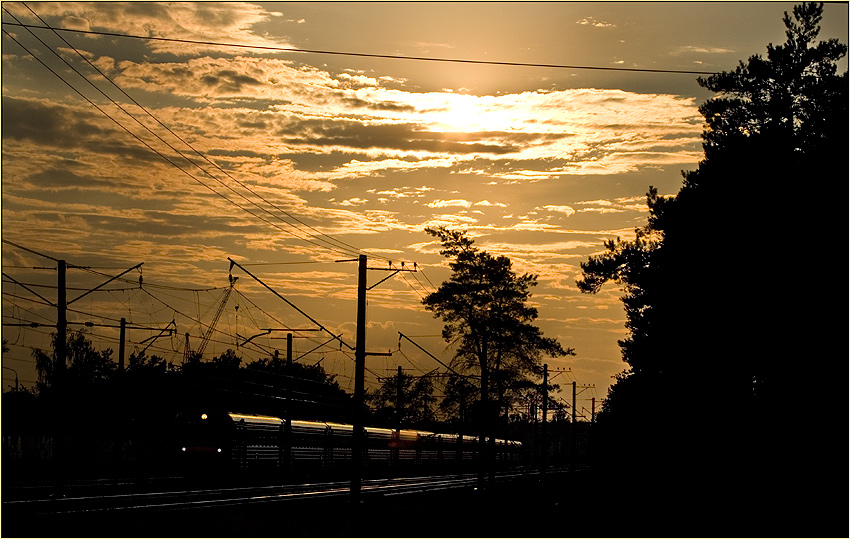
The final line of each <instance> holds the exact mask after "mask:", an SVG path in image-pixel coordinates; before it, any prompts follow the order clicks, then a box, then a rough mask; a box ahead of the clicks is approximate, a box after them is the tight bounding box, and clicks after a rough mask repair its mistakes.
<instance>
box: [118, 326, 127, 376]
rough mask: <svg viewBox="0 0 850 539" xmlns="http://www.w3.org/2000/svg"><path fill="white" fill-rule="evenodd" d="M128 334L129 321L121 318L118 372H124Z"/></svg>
mask: <svg viewBox="0 0 850 539" xmlns="http://www.w3.org/2000/svg"><path fill="white" fill-rule="evenodd" d="M126 332H127V319H126V318H121V333H120V335H119V336H118V372H119V373H123V372H124V339H125V336H124V334H125V333H126Z"/></svg>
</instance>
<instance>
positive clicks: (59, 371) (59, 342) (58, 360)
mask: <svg viewBox="0 0 850 539" xmlns="http://www.w3.org/2000/svg"><path fill="white" fill-rule="evenodd" d="M57 262H58V266H57V268H56V269H57V276H58V277H57V286H58V292H57V299H56V345H55V349H54V351H55V354H56V357H55V364H54V368H53V371H54V372H53V384H54V386H55V387H56V388H59V387H61V386H62V385H63V382H64V378H65V356H66V354H67V351H66V341H65V334H66V332H67V330H68V319H67V318H66V317H67V309H68V299H67V298H68V296H67V295H66V294H67V293H66V291H65V271H66V269H67V264H66V263H65V261H64V260H58V261H57Z"/></svg>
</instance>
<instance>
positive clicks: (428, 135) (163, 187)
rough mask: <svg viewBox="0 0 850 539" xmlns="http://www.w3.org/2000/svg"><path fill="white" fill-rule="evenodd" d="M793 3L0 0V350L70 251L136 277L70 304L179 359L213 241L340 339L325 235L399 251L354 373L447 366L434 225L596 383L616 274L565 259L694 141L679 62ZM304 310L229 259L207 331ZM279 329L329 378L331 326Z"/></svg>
mask: <svg viewBox="0 0 850 539" xmlns="http://www.w3.org/2000/svg"><path fill="white" fill-rule="evenodd" d="M792 7H793V4H792V3H773V2H770V3H759V2H753V3H734V2H730V3H688V2H673V3H642V2H635V3H619V2H618V3H614V2H599V3H594V2H580V3H579V2H576V3H570V2H551V3H550V2H531V3H525V2H517V3H514V2H493V3H490V2H441V3H430V2H423V3H407V2H398V3H397V2H376V3H347V2H346V3H338V2H315V3H311V2H306V3H264V2H262V3H248V2H222V3H218V2H197V3H194V2H189V3H168V4H166V3H141V2H128V3H117V2H115V3H113V2H97V3H85V2H83V3H76V2H75V3H65V2H26V3H23V2H5V3H4V4H3V10H2V17H3V18H2V21H3V25H2V29H3V42H2V49H3V60H2V61H3V66H2V68H3V105H2V106H3V115H2V124H3V125H2V134H3V146H2V150H3V155H2V165H3V167H2V208H3V209H2V212H3V213H2V227H3V228H2V233H3V238H4V240H8V241H4V243H3V245H2V247H3V250H2V255H3V257H2V263H3V274H4V276H3V286H2V291H3V296H2V297H3V300H2V313H3V323H4V327H3V338H4V339H5V340H6V341H7V342H8V343H9V347H10V351H9V352H8V353H7V354H5V355H4V366H9V367H10V369H15V371H16V372H17V373H18V374H19V375H20V379H21V380H35V377H36V374H35V369H34V360H33V359H32V357H33V356H32V348H33V347H40V348H43V349H46V348H48V347H49V339H50V331H51V330H50V327H49V324H50V323H51V321H52V322H53V323H55V315H56V313H55V308H54V307H51V306H50V303H51V302H52V301H55V293H56V289H55V287H56V286H57V283H56V272H55V270H52V269H51V266H55V264H54V262H55V260H59V259H61V260H67V261H68V262H69V263H71V264H73V265H75V266H77V267H75V268H71V269H69V271H68V287H69V289H72V288H73V289H79V290H81V291H85V290H89V289H91V288H93V287H95V286H97V285H98V284H100V283H102V282H103V281H104V280H106V279H107V278H110V277H111V276H113V275H115V274H117V273H118V272H120V271H122V270H123V269H126V268H129V267H132V266H134V265H135V264H138V263H141V262H143V263H144V266H143V267H142V268H143V269H142V272H143V273H142V276H143V280H142V283H141V284H140V283H139V282H138V281H137V280H134V278H135V276H133V278H131V277H130V276H125V277H127V279H126V280H122V281H116V282H115V283H112V284H111V285H110V286H109V287H104V288H105V289H104V290H98V291H97V292H93V293H91V294H88V295H87V296H86V297H84V298H83V299H81V300H80V301H79V302H76V303H75V304H74V305H73V309H71V310H69V314H68V316H69V323H71V324H72V325H71V327H72V328H76V327H84V328H86V330H87V331H89V332H90V333H89V334H90V336H91V338H92V339H93V341H94V342H95V345H96V346H97V347H100V348H106V347H112V348H113V349H115V348H116V346H117V345H116V343H117V341H118V334H117V330H116V329H115V328H114V327H111V326H114V325H115V324H116V321H118V320H120V319H121V318H125V319H126V320H128V321H132V323H133V327H135V328H151V329H133V330H132V331H131V332H130V335H129V337H128V338H129V342H130V343H132V346H137V347H138V349H139V350H141V349H143V348H144V347H145V346H147V345H148V344H150V343H151V342H152V344H150V347H149V348H148V350H147V351H148V353H156V354H159V355H162V356H163V357H164V358H165V359H166V360H168V361H174V362H175V363H179V362H180V360H181V358H182V353H183V351H184V350H185V340H186V337H185V334H186V333H189V340H190V343H193V344H194V343H197V342H198V340H199V339H200V338H202V336H203V335H204V333H205V332H206V331H207V330H208V329H209V326H210V322H211V319H212V317H213V313H216V312H217V309H218V307H219V306H220V303H219V302H220V300H221V298H222V297H223V296H222V294H223V291H224V290H225V289H227V288H228V287H229V286H230V281H229V278H230V277H231V273H230V264H229V261H228V259H229V258H230V259H232V260H233V261H235V262H238V263H239V264H240V265H242V266H243V267H244V268H248V269H249V270H250V271H251V272H252V274H254V275H256V276H257V278H259V279H261V280H262V282H263V283H266V284H267V285H268V286H269V287H270V288H271V289H273V290H274V291H275V292H276V293H278V294H280V296H282V297H283V298H286V300H287V301H289V302H291V304H292V305H297V308H298V310H301V311H303V313H307V314H308V315H309V316H310V317H311V318H313V319H314V320H315V321H318V322H320V323H321V325H322V326H323V327H326V328H327V330H328V332H330V333H331V334H332V335H333V336H335V337H338V338H339V340H341V341H344V342H348V343H351V342H354V329H355V328H354V320H355V299H356V267H355V265H354V264H342V263H337V262H336V260H340V259H350V258H352V257H353V256H354V257H356V256H358V255H360V254H366V255H367V256H368V257H369V259H370V260H369V263H370V266H375V267H377V266H386V267H389V266H390V263H392V265H393V267H395V268H398V267H400V265H401V263H402V262H405V263H406V264H408V266H407V267H412V264H413V263H416V264H417V269H418V271H417V272H415V273H414V272H403V273H400V274H398V275H395V276H393V277H392V278H390V279H388V280H386V281H385V282H380V283H379V281H380V279H382V278H383V277H385V276H386V275H381V276H376V275H370V282H369V283H368V284H369V286H372V285H376V286H374V288H371V289H370V290H369V291H368V293H367V298H368V308H367V320H368V321H369V327H368V328H367V349H368V350H370V351H376V352H387V351H395V352H394V354H393V356H392V357H384V356H381V357H373V358H370V359H369V360H368V368H369V369H370V371H369V372H370V374H369V376H368V377H367V382H368V383H370V384H371V385H372V387H374V385H375V384H377V383H378V377H379V376H386V375H387V373H389V374H390V375H392V374H393V373H394V372H395V369H396V368H397V367H398V366H399V365H401V366H403V367H404V368H405V369H408V368H410V369H413V371H414V372H419V373H422V374H424V373H430V372H432V371H434V369H439V370H440V371H443V370H444V369H443V367H442V365H440V362H443V363H445V364H447V365H451V358H452V353H453V348H452V346H451V345H447V344H446V343H444V342H443V341H442V339H441V338H440V337H439V336H438V335H439V334H440V331H441V329H442V328H441V325H440V323H439V321H438V320H436V319H434V318H433V317H432V316H431V314H430V313H428V312H426V311H425V310H424V309H423V308H422V299H423V298H424V297H425V296H426V295H427V294H429V293H431V292H433V291H434V290H435V289H436V288H437V287H438V286H439V284H440V283H441V282H442V281H443V280H445V279H446V278H447V277H448V276H449V270H448V267H447V263H446V261H445V260H444V259H443V257H442V256H441V255H440V254H439V245H437V244H436V243H435V242H434V240H433V238H432V237H431V236H429V235H427V234H426V233H425V232H424V230H425V228H426V227H436V226H446V227H449V228H453V229H463V230H466V231H468V233H469V234H470V235H472V236H473V237H474V238H475V241H476V246H478V247H480V248H483V249H486V250H488V251H490V252H491V253H494V254H503V255H506V256H508V257H510V259H511V260H512V262H513V264H514V269H515V271H517V272H518V273H526V272H528V273H532V274H535V275H538V276H539V284H538V286H537V287H536V288H534V289H533V296H532V301H533V303H534V306H535V307H537V309H538V312H539V314H540V317H539V319H538V324H539V325H540V327H541V328H542V330H543V332H544V334H545V335H546V336H550V337H556V338H558V339H559V341H560V342H561V343H562V345H564V346H565V347H571V348H574V349H575V350H576V353H577V355H576V356H575V357H568V358H559V359H557V360H551V361H550V369H552V372H555V371H556V370H558V369H562V370H563V369H570V373H571V374H570V376H571V377H573V380H577V381H579V382H580V383H581V384H592V385H594V386H595V388H596V391H597V392H598V393H597V394H596V395H595V396H597V397H604V395H605V393H606V390H607V387H608V386H609V385H610V382H611V377H612V376H613V375H615V374H616V373H618V372H620V371H621V370H622V369H623V368H624V367H625V365H624V364H623V363H622V361H621V359H620V351H619V347H618V345H617V340H618V339H621V338H623V337H624V336H625V334H626V329H625V327H624V323H625V316H624V314H623V311H622V306H621V304H620V302H619V300H618V297H619V291H618V290H616V289H615V288H613V287H610V288H606V289H605V290H603V292H601V293H600V294H598V295H594V296H586V295H582V294H581V293H580V292H579V291H578V289H577V288H576V286H575V279H576V277H577V276H578V275H579V274H580V267H579V264H580V263H581V262H582V261H583V260H586V259H587V257H588V256H589V255H591V254H593V253H596V252H599V251H601V250H602V248H603V247H602V245H603V242H604V241H605V240H608V239H613V238H616V237H621V238H630V237H633V235H634V230H635V228H636V227H640V226H642V225H643V224H645V222H646V218H647V212H646V205H645V196H646V192H647V191H648V189H649V187H650V186H655V187H657V188H658V189H659V192H660V193H662V194H674V193H676V192H677V191H678V188H679V186H680V185H681V175H680V171H682V170H689V169H693V168H695V167H696V164H697V163H698V162H699V160H700V159H701V158H702V155H703V154H702V146H701V138H700V135H701V132H702V129H703V118H702V116H701V115H700V114H699V111H698V110H697V108H698V107H699V105H700V104H701V103H702V102H704V101H705V100H706V99H708V98H710V97H712V95H711V94H710V93H709V92H707V91H705V90H704V89H702V88H701V87H699V85H698V84H697V83H696V78H697V76H698V75H703V76H705V75H709V74H711V73H716V72H719V71H723V70H732V69H734V68H735V67H736V65H737V63H738V61H739V60H743V59H746V58H748V57H749V56H751V55H753V54H762V55H764V54H765V52H766V46H767V44H768V43H780V42H782V41H784V39H785V37H784V26H783V24H782V15H783V12H784V11H790V10H791V8H792ZM847 14H848V13H847V5H846V4H827V5H826V7H825V17H824V20H823V23H822V27H823V30H822V32H821V38H823V39H826V38H829V37H838V38H841V39H843V40H845V41H846V36H847ZM60 29H61V30H60ZM128 36H133V37H128ZM296 53H297V54H296ZM842 69H846V61H844V63H843V64H842ZM718 241H723V238H718ZM9 242H11V243H9ZM41 255H47V256H48V257H52V259H51V258H45V257H44V256H41ZM789 263H797V261H790V262H789ZM81 267H88V268H90V269H89V270H86V269H83V268H81ZM98 268H113V269H98ZM238 273H239V272H238V271H236V273H235V274H234V275H233V276H236V275H237V274H238ZM375 273H380V272H375ZM407 273H409V275H407ZM33 291H35V292H37V293H38V295H39V296H41V297H39V296H36V295H34V294H33ZM298 310H296V309H293V308H292V307H291V306H290V305H289V304H287V303H286V302H285V301H283V300H281V299H280V298H279V297H277V296H275V294H273V293H271V292H269V290H268V289H265V288H264V287H263V286H262V285H260V284H259V283H258V282H257V281H254V280H253V279H251V278H249V277H248V276H246V275H242V276H240V279H239V280H238V282H237V284H235V285H234V293H233V294H230V295H229V296H228V299H227V301H226V304H225V305H224V308H223V310H222V314H221V318H220V319H219V320H218V322H217V324H216V327H215V330H214V331H212V332H210V342H209V346H208V347H207V349H206V353H207V355H208V356H209V355H211V354H220V353H223V352H224V351H226V350H227V349H233V350H237V351H238V352H239V353H240V354H243V355H244V357H245V358H246V362H247V361H251V360H253V359H257V358H259V357H266V356H268V355H270V354H272V353H273V352H274V350H275V349H279V348H280V347H281V341H280V337H281V333H280V332H278V331H269V332H265V333H264V331H265V330H267V329H275V328H277V329H279V328H283V327H290V328H298V327H302V328H303V327H306V326H305V324H308V323H310V321H309V320H307V319H305V318H304V317H303V316H302V315H301V313H299V312H298ZM172 321H174V326H171V327H176V329H177V331H176V332H174V334H172V335H169V336H165V337H157V338H156V339H154V337H156V336H157V335H158V334H159V331H158V330H157V329H156V328H164V327H166V325H168V324H169V323H171V322H172ZM28 323H36V324H38V326H36V327H31V325H27V324H28ZM86 323H89V324H90V325H89V326H86V325H85V324H86ZM13 324H15V325H13ZM399 332H401V333H402V334H404V335H411V336H415V335H426V336H428V335H430V336H432V337H422V338H414V340H415V341H416V343H417V344H419V345H421V346H422V347H423V348H424V349H426V350H427V352H428V353H425V352H422V351H421V350H419V349H418V348H416V347H415V346H412V345H410V346H407V344H409V343H405V345H404V347H403V350H399ZM251 337H253V338H251ZM249 338H251V339H250V341H249V340H248V339H249ZM147 339H151V340H147ZM296 341H297V343H298V344H297V346H298V348H299V350H298V354H296V357H299V356H303V357H299V361H300V362H304V363H305V364H315V363H317V362H321V364H322V365H323V366H324V367H325V368H326V369H328V370H329V372H333V373H336V374H338V375H339V377H340V378H339V379H340V380H341V381H342V382H345V383H343V386H344V387H345V386H346V384H347V383H348V381H350V379H351V376H352V374H353V361H352V356H351V351H350V350H348V349H347V348H346V347H344V346H342V345H341V344H340V342H339V341H338V340H336V339H332V338H331V335H327V334H324V333H323V334H321V335H312V334H308V332H305V333H304V334H303V335H302V336H301V337H299V339H297V340H296ZM243 343H244V345H243ZM132 346H131V347H130V349H131V350H132ZM402 352H403V353H402ZM429 354H434V356H435V357H438V358H439V361H436V360H435V359H433V358H432V357H429ZM3 376H4V379H3V380H4V385H6V386H8V385H9V383H12V382H13V380H12V378H10V377H12V376H13V374H12V372H11V371H10V370H9V369H4V373H3Z"/></svg>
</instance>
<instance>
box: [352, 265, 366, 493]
mask: <svg viewBox="0 0 850 539" xmlns="http://www.w3.org/2000/svg"><path fill="white" fill-rule="evenodd" d="M357 262H358V268H357V335H356V342H355V344H354V432H353V433H352V447H351V450H352V451H351V497H352V499H354V500H359V499H360V486H361V478H360V474H361V470H362V462H363V445H364V444H363V442H364V440H363V433H364V431H363V426H364V425H363V422H364V417H363V406H364V404H365V393H366V392H365V386H366V380H365V378H366V255H360V256H359V257H358V259H357Z"/></svg>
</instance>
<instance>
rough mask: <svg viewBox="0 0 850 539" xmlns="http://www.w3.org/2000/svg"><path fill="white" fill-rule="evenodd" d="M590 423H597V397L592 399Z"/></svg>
mask: <svg viewBox="0 0 850 539" xmlns="http://www.w3.org/2000/svg"><path fill="white" fill-rule="evenodd" d="M590 422H591V423H596V397H591V398H590Z"/></svg>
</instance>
